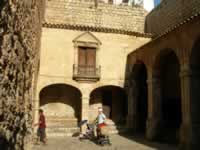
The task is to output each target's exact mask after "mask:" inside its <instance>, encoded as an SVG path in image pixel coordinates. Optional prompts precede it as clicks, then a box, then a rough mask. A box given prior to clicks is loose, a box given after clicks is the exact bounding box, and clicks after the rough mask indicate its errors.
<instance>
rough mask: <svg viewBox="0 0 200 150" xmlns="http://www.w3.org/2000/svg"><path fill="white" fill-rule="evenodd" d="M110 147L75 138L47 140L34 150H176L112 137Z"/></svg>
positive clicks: (165, 146)
mask: <svg viewBox="0 0 200 150" xmlns="http://www.w3.org/2000/svg"><path fill="white" fill-rule="evenodd" d="M110 139H111V142H112V145H111V146H103V147H102V146H99V145H96V144H95V143H93V142H92V141H88V140H85V141H79V139H78V138H77V137H66V138H49V139H48V141H47V145H35V146H34V148H33V149H34V150H177V149H176V148H174V147H171V146H169V145H163V144H158V143H150V142H147V141H145V140H143V139H141V138H135V137H131V136H128V137H124V136H120V135H113V136H111V137H110Z"/></svg>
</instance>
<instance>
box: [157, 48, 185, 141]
mask: <svg viewBox="0 0 200 150" xmlns="http://www.w3.org/2000/svg"><path fill="white" fill-rule="evenodd" d="M179 73H180V61H179V59H178V56H177V55H176V53H175V51H174V50H172V49H164V50H162V51H160V53H159V54H158V55H157V57H156V59H155V63H154V66H153V80H154V83H153V84H154V87H153V88H154V90H153V91H154V93H153V94H154V103H155V104H154V105H156V106H157V107H158V108H156V109H157V113H159V115H157V116H158V117H160V118H159V120H160V121H161V122H160V128H159V129H160V130H159V133H158V139H157V140H159V141H161V142H165V143H169V144H178V143H179V140H180V137H179V132H180V126H181V123H182V110H181V86H180V77H179Z"/></svg>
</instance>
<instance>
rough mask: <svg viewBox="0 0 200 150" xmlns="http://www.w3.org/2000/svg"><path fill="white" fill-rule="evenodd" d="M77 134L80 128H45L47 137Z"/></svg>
mask: <svg viewBox="0 0 200 150" xmlns="http://www.w3.org/2000/svg"><path fill="white" fill-rule="evenodd" d="M79 132H80V128H78V127H71V128H66V127H56V126H54V127H47V128H46V133H47V136H48V137H67V136H72V135H73V134H75V133H79Z"/></svg>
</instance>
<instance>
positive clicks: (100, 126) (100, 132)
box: [79, 107, 111, 146]
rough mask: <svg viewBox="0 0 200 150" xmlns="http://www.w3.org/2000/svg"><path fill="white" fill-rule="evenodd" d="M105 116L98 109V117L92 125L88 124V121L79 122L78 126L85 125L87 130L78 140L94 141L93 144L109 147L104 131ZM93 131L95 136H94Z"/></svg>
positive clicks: (105, 131) (107, 137)
mask: <svg viewBox="0 0 200 150" xmlns="http://www.w3.org/2000/svg"><path fill="white" fill-rule="evenodd" d="M105 120H106V116H105V114H104V113H103V109H102V108H101V107H99V108H98V116H97V117H96V119H95V121H94V122H93V123H92V124H88V120H83V121H81V122H80V126H82V125H86V126H87V130H86V132H85V133H84V134H80V136H79V139H80V140H83V139H89V140H91V141H94V142H95V143H97V144H99V145H101V146H104V145H111V143H110V139H109V136H108V131H107V129H106V123H105ZM95 129H96V133H97V136H95Z"/></svg>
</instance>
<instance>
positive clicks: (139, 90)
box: [131, 63, 148, 136]
mask: <svg viewBox="0 0 200 150" xmlns="http://www.w3.org/2000/svg"><path fill="white" fill-rule="evenodd" d="M131 80H132V82H133V83H134V84H135V85H134V88H132V90H134V91H133V92H132V93H134V94H135V95H134V96H133V97H134V99H133V101H134V102H133V105H134V106H133V109H134V110H133V111H134V114H135V115H134V117H135V118H134V119H135V120H134V121H135V131H136V133H138V134H142V136H145V133H146V121H147V114H148V101H147V69H146V67H145V65H144V64H143V63H137V64H135V65H134V67H133V71H132V76H131ZM131 86H133V85H131Z"/></svg>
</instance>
